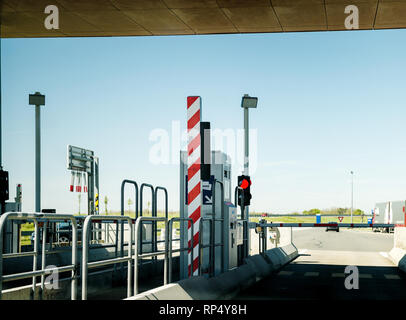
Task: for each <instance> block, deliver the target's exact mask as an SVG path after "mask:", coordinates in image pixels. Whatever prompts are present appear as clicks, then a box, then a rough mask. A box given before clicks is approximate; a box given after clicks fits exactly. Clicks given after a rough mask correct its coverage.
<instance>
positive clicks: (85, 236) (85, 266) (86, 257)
mask: <svg viewBox="0 0 406 320" xmlns="http://www.w3.org/2000/svg"><path fill="white" fill-rule="evenodd" d="M121 221H127V223H128V225H129V230H130V241H129V244H128V246H129V247H128V256H127V257H119V258H118V257H117V256H116V257H115V258H111V259H105V260H99V261H94V262H89V261H88V260H89V232H90V225H91V223H95V222H97V223H102V222H104V223H106V222H107V223H112V222H121ZM132 222H133V219H131V218H130V217H124V216H88V217H87V218H86V219H85V222H84V225H83V241H82V243H83V249H82V300H86V299H87V275H88V269H92V268H97V267H102V266H107V265H112V264H114V265H115V264H117V263H122V262H127V263H128V270H127V297H131V276H132V274H131V273H132V272H131V270H132V268H131V261H132V243H133V241H134V234H133V228H132Z"/></svg>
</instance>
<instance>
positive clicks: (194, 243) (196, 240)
mask: <svg viewBox="0 0 406 320" xmlns="http://www.w3.org/2000/svg"><path fill="white" fill-rule="evenodd" d="M191 242H192V240H189V241H188V243H187V245H188V248H190V245H191ZM197 244H199V232H196V234H195V235H194V236H193V248H195V247H196V245H197ZM190 251H191V250H190V249H189V250H188V252H190Z"/></svg>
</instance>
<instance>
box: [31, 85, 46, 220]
mask: <svg viewBox="0 0 406 320" xmlns="http://www.w3.org/2000/svg"><path fill="white" fill-rule="evenodd" d="M28 103H29V105H34V106H35V211H36V212H41V109H40V108H41V106H45V96H44V95H42V94H41V93H39V92H35V94H30V95H29V100H28Z"/></svg>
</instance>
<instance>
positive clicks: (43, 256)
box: [40, 221, 48, 300]
mask: <svg viewBox="0 0 406 320" xmlns="http://www.w3.org/2000/svg"><path fill="white" fill-rule="evenodd" d="M47 229H48V221H45V222H44V227H43V229H42V248H41V249H42V253H41V260H42V261H41V266H42V267H41V268H42V270H45V268H46V253H45V251H46V245H47ZM44 282H45V275H42V276H41V293H40V298H41V300H42V297H43V293H44Z"/></svg>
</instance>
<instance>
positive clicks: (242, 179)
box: [238, 175, 252, 207]
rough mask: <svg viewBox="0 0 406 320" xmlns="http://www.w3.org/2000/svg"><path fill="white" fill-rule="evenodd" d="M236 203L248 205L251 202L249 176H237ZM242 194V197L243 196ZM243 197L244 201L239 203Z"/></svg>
mask: <svg viewBox="0 0 406 320" xmlns="http://www.w3.org/2000/svg"><path fill="white" fill-rule="evenodd" d="M238 186H239V187H240V188H241V189H242V190H241V189H240V188H238V205H239V206H241V205H244V207H245V206H249V205H250V204H251V198H252V196H251V178H250V177H249V176H244V175H242V176H238ZM243 194H244V197H243ZM242 198H244V203H243V204H241V199H242Z"/></svg>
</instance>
